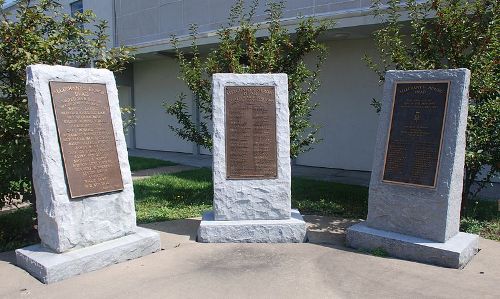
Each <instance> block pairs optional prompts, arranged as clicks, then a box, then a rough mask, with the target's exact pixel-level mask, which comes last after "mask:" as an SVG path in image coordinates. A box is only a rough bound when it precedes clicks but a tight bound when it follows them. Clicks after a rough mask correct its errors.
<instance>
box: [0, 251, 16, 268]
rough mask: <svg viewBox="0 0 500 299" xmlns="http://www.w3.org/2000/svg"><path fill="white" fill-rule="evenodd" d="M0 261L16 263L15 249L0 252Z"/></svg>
mask: <svg viewBox="0 0 500 299" xmlns="http://www.w3.org/2000/svg"><path fill="white" fill-rule="evenodd" d="M0 262H6V263H9V264H12V265H15V264H16V253H15V251H6V252H0Z"/></svg>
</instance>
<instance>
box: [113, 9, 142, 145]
mask: <svg viewBox="0 0 500 299" xmlns="http://www.w3.org/2000/svg"><path fill="white" fill-rule="evenodd" d="M116 1H117V0H113V2H112V7H111V26H112V30H111V32H112V36H113V47H118V34H117V33H118V30H117V26H116V24H117V22H116ZM126 71H128V72H130V81H129V82H128V83H129V84H130V105H131V106H132V109H134V111H135V88H134V85H135V83H134V82H135V81H134V64H133V63H131V64H130V66H129V67H128V68H127V70H126ZM129 134H130V139H131V145H130V146H131V147H132V148H134V149H135V148H137V142H136V138H135V125H134V126H132V127H131V128H130V130H129Z"/></svg>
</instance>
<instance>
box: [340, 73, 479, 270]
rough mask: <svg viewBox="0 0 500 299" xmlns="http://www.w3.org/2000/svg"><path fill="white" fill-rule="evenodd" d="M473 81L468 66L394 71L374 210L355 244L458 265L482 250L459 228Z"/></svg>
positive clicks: (375, 174)
mask: <svg viewBox="0 0 500 299" xmlns="http://www.w3.org/2000/svg"><path fill="white" fill-rule="evenodd" d="M469 81H470V71H469V70H467V69H453V70H428V71H388V72H387V74H386V81H385V85H384V93H383V102H382V111H381V114H380V121H379V129H378V134H377V143H376V147H375V154H374V161H373V168H372V175H371V181H370V189H369V200H368V217H367V220H366V221H365V222H363V223H359V224H356V225H354V226H352V227H350V228H349V229H348V230H347V244H348V245H349V246H351V247H354V248H362V249H368V250H371V249H376V248H381V249H383V250H385V251H386V252H387V253H388V254H389V255H391V256H394V257H398V258H402V259H408V260H413V261H418V262H424V263H430V264H436V265H440V266H445V267H451V268H460V267H463V266H464V265H465V264H466V263H467V262H468V261H469V260H470V259H471V258H472V257H473V256H474V255H475V253H476V252H477V251H478V236H477V235H473V234H467V233H462V232H459V224H460V223H459V222H460V203H461V199H462V196H461V194H462V182H463V173H464V161H465V129H466V126H467V109H468V87H469Z"/></svg>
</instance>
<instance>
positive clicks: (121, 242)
mask: <svg viewBox="0 0 500 299" xmlns="http://www.w3.org/2000/svg"><path fill="white" fill-rule="evenodd" d="M158 250H160V235H159V234H158V233H157V232H155V231H152V230H148V229H145V228H140V227H137V229H136V232H135V233H134V234H130V235H127V236H124V237H121V238H118V239H114V240H110V241H107V242H103V243H100V244H97V245H93V246H89V247H85V248H81V249H75V250H71V251H67V252H64V253H55V252H53V251H51V250H50V249H47V248H45V247H42V246H41V245H40V244H37V245H32V246H28V247H25V248H21V249H18V250H16V260H17V265H18V266H19V267H21V268H23V269H25V270H26V271H28V272H29V273H30V274H31V275H33V276H34V277H36V278H37V279H39V280H40V281H41V282H43V283H53V282H57V281H61V280H64V279H66V278H69V277H72V276H76V275H79V274H82V273H86V272H91V271H95V270H98V269H101V268H104V267H106V266H109V265H112V264H117V263H120V262H124V261H127V260H131V259H135V258H139V257H142V256H145V255H148V254H150V253H153V252H156V251H158Z"/></svg>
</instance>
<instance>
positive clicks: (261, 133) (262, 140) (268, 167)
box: [225, 86, 278, 179]
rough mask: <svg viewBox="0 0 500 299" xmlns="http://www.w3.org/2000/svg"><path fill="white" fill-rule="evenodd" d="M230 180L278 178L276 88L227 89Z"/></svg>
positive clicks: (244, 87)
mask: <svg viewBox="0 0 500 299" xmlns="http://www.w3.org/2000/svg"><path fill="white" fill-rule="evenodd" d="M225 101H226V102H225V104H226V167H227V168H226V169H227V171H226V173H227V178H228V179H266V178H276V177H277V174H278V165H277V152H276V148H277V146H276V98H275V90H274V87H273V86H227V87H226V89H225Z"/></svg>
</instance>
